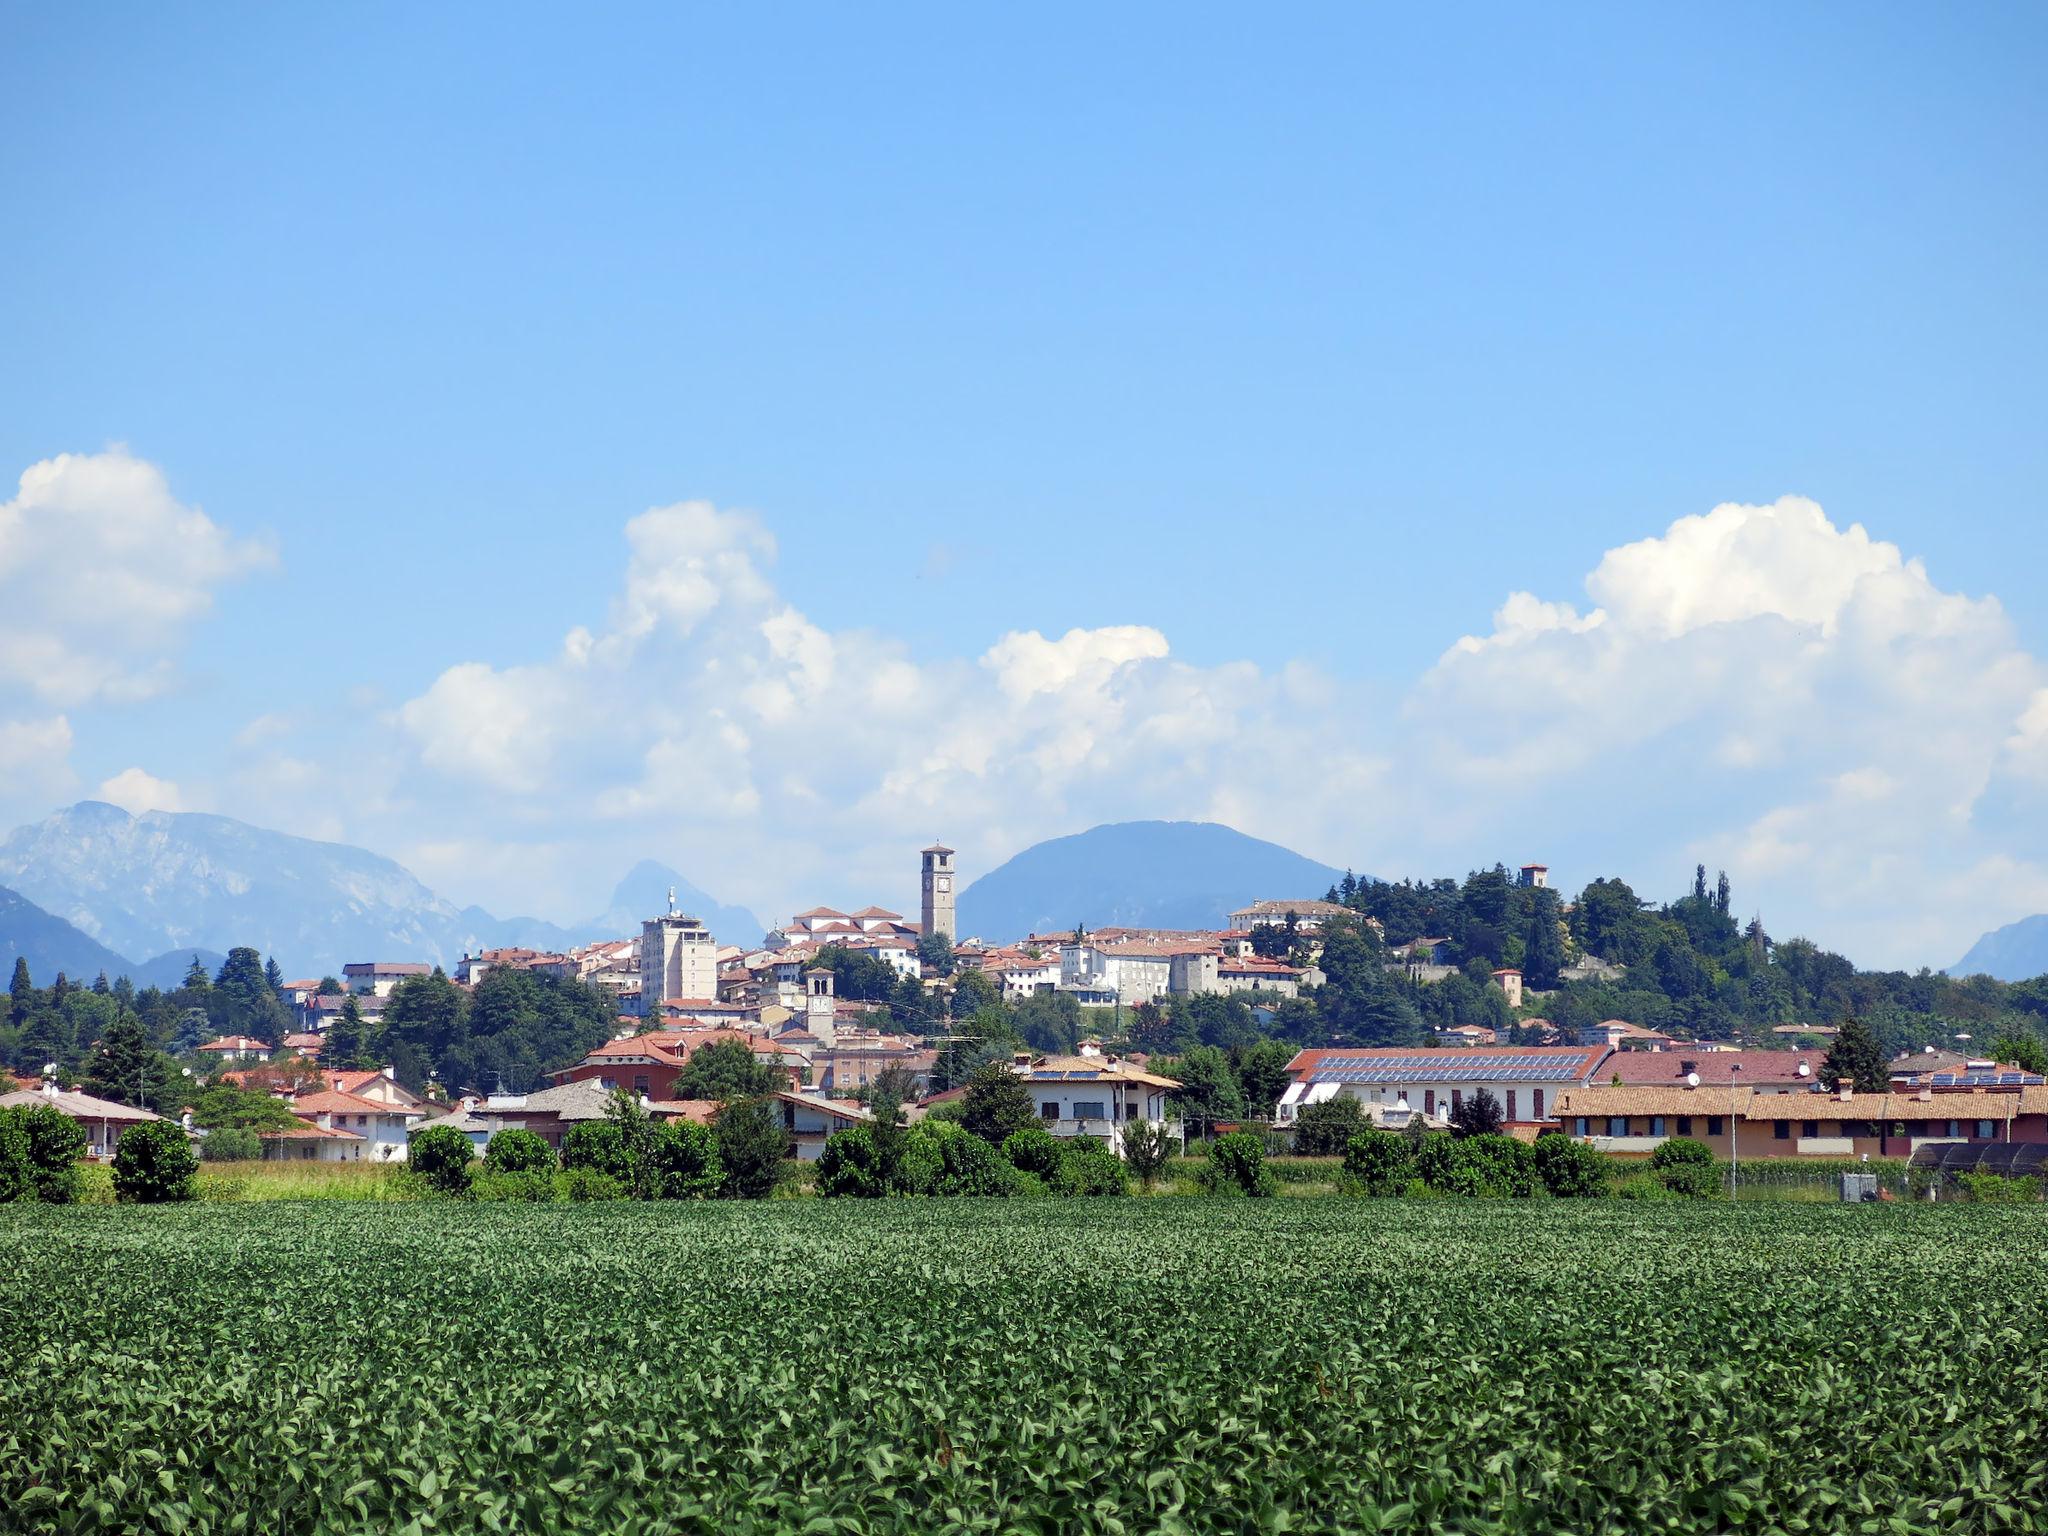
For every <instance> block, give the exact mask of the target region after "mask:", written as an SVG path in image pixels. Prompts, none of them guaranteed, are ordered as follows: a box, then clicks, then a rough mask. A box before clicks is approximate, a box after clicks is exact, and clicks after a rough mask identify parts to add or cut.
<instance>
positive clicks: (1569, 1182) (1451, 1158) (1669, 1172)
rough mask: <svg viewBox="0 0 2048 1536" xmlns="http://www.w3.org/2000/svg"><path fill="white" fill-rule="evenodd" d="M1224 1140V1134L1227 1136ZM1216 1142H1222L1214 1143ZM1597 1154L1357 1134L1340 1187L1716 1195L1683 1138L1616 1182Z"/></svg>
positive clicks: (1571, 1148) (1359, 1190)
mask: <svg viewBox="0 0 2048 1536" xmlns="http://www.w3.org/2000/svg"><path fill="white" fill-rule="evenodd" d="M1228 1139H1229V1138H1227V1137H1226V1138H1225V1140H1228ZM1218 1145H1221V1143H1218ZM1613 1174H1614V1168H1613V1164H1612V1162H1611V1161H1610V1159H1608V1158H1607V1157H1606V1156H1605V1155H1604V1154H1603V1153H1601V1152H1598V1151H1596V1150H1595V1149H1594V1148H1592V1147H1589V1146H1587V1145H1586V1144H1585V1143H1584V1142H1581V1141H1574V1140H1572V1139H1571V1138H1570V1137H1569V1136H1565V1135H1562V1134H1560V1133H1557V1132H1551V1133H1548V1134H1546V1135H1543V1136H1539V1137H1537V1138H1536V1140H1535V1142H1534V1143H1530V1142H1526V1141H1518V1140H1516V1139H1515V1138H1514V1137H1512V1136H1499V1135H1486V1136H1463V1137H1459V1136H1423V1137H1409V1136H1404V1135H1400V1134H1398V1133H1396V1132H1393V1131H1379V1130H1370V1131H1361V1132H1360V1133H1359V1134H1358V1135H1356V1136H1353V1137H1352V1138H1351V1141H1350V1144H1349V1145H1348V1146H1347V1147H1346V1148H1345V1149H1344V1165H1343V1175H1342V1178H1341V1180H1340V1185H1341V1187H1342V1188H1344V1190H1345V1192H1346V1193H1350V1194H1358V1195H1379V1196H1385V1195H1464V1196H1472V1197H1478V1198H1493V1199H1509V1200H1526V1199H1529V1198H1530V1197H1532V1196H1535V1195H1539V1194H1541V1195H1552V1196H1556V1197H1558V1198H1561V1199H1579V1200H1583V1199H1599V1198H1602V1197H1604V1196H1607V1195H1609V1194H1613V1195H1618V1196H1620V1197H1622V1198H1624V1199H1674V1198H1675V1199H1712V1198H1714V1197H1715V1196H1717V1195H1719V1194H1720V1193H1721V1192H1722V1183H1721V1175H1720V1171H1719V1169H1718V1168H1717V1166H1716V1164H1715V1162H1714V1154H1713V1153H1712V1152H1711V1151H1709V1150H1708V1149H1707V1148H1706V1147H1705V1146H1704V1145H1703V1144H1701V1143H1700V1142H1697V1141H1691V1140H1688V1139H1686V1138H1684V1137H1674V1138H1673V1139H1671V1140H1669V1141H1666V1142H1664V1143H1663V1144H1662V1145H1661V1146H1659V1147H1658V1148H1657V1150H1656V1151H1655V1152H1653V1153H1651V1154H1650V1159H1649V1162H1648V1163H1647V1164H1646V1165H1645V1171H1644V1172H1643V1173H1640V1174H1637V1175H1635V1176H1633V1177H1630V1178H1625V1179H1621V1180H1619V1181H1617V1180H1616V1179H1615V1178H1614V1176H1613Z"/></svg>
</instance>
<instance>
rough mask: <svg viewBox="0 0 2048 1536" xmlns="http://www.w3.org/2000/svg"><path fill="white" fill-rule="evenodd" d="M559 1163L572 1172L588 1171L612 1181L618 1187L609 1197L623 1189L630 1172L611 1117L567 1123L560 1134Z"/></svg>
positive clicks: (616, 1128)
mask: <svg viewBox="0 0 2048 1536" xmlns="http://www.w3.org/2000/svg"><path fill="white" fill-rule="evenodd" d="M562 1166H563V1167H564V1168H566V1169H568V1170H570V1171H571V1172H572V1173H574V1172H583V1173H591V1174H596V1175H598V1176H600V1177H602V1178H605V1179H608V1180H613V1181H615V1182H616V1185H617V1190H616V1191H615V1193H614V1194H613V1195H612V1196H610V1197H608V1198H617V1197H618V1195H619V1194H622V1193H624V1188H625V1184H626V1182H627V1180H628V1179H629V1178H631V1176H632V1166H631V1163H630V1160H629V1159H628V1157H627V1155H626V1143H625V1139H624V1138H623V1137H622V1136H621V1135H620V1134H619V1128H618V1126H617V1125H616V1124H614V1123H613V1122H612V1121H610V1120H582V1121H578V1122H577V1123H576V1124H574V1125H572V1126H570V1127H569V1129H568V1131H567V1132H566V1133H564V1135H563V1137H562Z"/></svg>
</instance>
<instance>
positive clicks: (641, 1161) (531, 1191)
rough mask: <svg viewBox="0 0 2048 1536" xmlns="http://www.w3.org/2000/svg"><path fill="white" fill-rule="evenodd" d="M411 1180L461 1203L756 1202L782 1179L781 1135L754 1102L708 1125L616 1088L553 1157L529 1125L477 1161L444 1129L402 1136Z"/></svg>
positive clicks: (785, 1150)
mask: <svg viewBox="0 0 2048 1536" xmlns="http://www.w3.org/2000/svg"><path fill="white" fill-rule="evenodd" d="M407 1147H408V1150H407V1156H408V1160H409V1162H410V1165H411V1171H412V1174H413V1176H414V1177H416V1178H418V1179H419V1180H420V1181H421V1183H422V1184H423V1185H424V1186H425V1187H426V1188H427V1189H428V1190H430V1191H432V1192H433V1193H435V1194H439V1195H445V1196H449V1197H451V1198H454V1199H461V1200H517V1201H544V1200H706V1199H711V1198H714V1197H717V1198H723V1199H736V1200H758V1199H762V1198H765V1197H766V1196H768V1195H772V1194H773V1193H774V1192H775V1190H776V1189H777V1188H778V1187H779V1186H781V1185H782V1184H784V1183H786V1182H787V1181H788V1177H789V1172H790V1167H789V1161H788V1159H789V1153H790V1147H789V1137H788V1134H787V1133H786V1132H785V1131H784V1130H783V1128H782V1126H781V1125H779V1124H778V1123H777V1122H776V1120H775V1117H774V1114H773V1112H772V1111H771V1110H770V1108H769V1107H768V1105H767V1104H766V1103H764V1102H763V1101H761V1100H758V1099H742V1100H737V1101H735V1102H734V1103H731V1104H728V1105H727V1106H726V1107H725V1108H724V1109H722V1110H720V1111H719V1113H718V1114H717V1115H716V1116H715V1117H714V1118H713V1120H712V1123H711V1124H710V1125H708V1126H703V1125H695V1124H692V1123H690V1122H689V1121H683V1120H673V1121H664V1120H656V1119H654V1118H653V1117H651V1116H650V1115H649V1114H648V1113H647V1112H646V1110H644V1109H642V1108H641V1107H640V1106H639V1104H638V1103H636V1102H635V1101H634V1100H632V1099H631V1098H629V1097H626V1096H624V1095H620V1096H617V1097H615V1098H614V1099H613V1101H612V1103H611V1105H610V1107H609V1109H608V1110H607V1112H606V1116H605V1118H604V1119H602V1120H589V1121H585V1122H583V1123H581V1124H579V1125H573V1126H571V1127H570V1128H569V1131H568V1134H567V1135H566V1136H564V1137H563V1138H562V1155H561V1157H560V1158H559V1159H557V1158H556V1156H555V1151H554V1148H552V1147H550V1146H549V1145H548V1144H547V1142H546V1141H544V1140H543V1139H542V1138H541V1137H539V1136H537V1135H535V1134H534V1133H533V1132H532V1131H528V1130H521V1129H513V1130H506V1131H500V1132H498V1134H497V1135H495V1136H493V1137H492V1138H491V1139H490V1142H489V1144H488V1146H486V1148H485V1149H484V1155H483V1157H482V1158H481V1159H479V1158H478V1157H477V1156H476V1149H475V1147H474V1146H472V1145H471V1143H470V1140H469V1138H468V1137H467V1136H465V1135H463V1134H462V1132H460V1131H458V1130H456V1129H455V1128H454V1127H452V1126H445V1125H442V1126H429V1127H427V1128H426V1129H425V1130H421V1131H415V1132H414V1133H413V1134H412V1136H411V1137H410V1138H409V1139H408V1143H407Z"/></svg>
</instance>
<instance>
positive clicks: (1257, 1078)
mask: <svg viewBox="0 0 2048 1536" xmlns="http://www.w3.org/2000/svg"><path fill="white" fill-rule="evenodd" d="M1292 1060H1294V1051H1293V1049H1292V1048H1291V1047H1289V1046H1287V1045H1284V1044H1282V1043H1281V1042H1280V1041H1278V1040H1260V1041H1256V1042H1253V1043H1251V1044H1248V1045H1242V1046H1239V1047H1238V1048H1237V1049H1236V1050H1234V1051H1232V1052H1231V1053H1230V1064H1231V1069H1232V1070H1233V1071H1235V1072H1236V1073H1237V1083H1238V1087H1239V1089H1240V1090H1241V1091H1242V1093H1243V1097H1244V1107H1245V1113H1246V1114H1248V1115H1251V1116H1253V1117H1254V1118H1256V1119H1259V1120H1270V1119H1271V1118H1272V1117H1273V1109H1274V1106H1275V1105H1277V1104H1278V1103H1279V1102H1280V1095H1281V1094H1283V1093H1285V1092H1286V1091H1287V1081H1288V1079H1287V1064H1288V1063H1289V1062H1290V1061H1292Z"/></svg>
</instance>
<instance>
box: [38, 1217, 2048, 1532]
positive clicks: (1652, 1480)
mask: <svg viewBox="0 0 2048 1536" xmlns="http://www.w3.org/2000/svg"><path fill="white" fill-rule="evenodd" d="M2041 1231H2042V1228H2041V1212H2040V1211H2039V1209H2038V1208H2035V1207H2004V1206H1995V1205H1965V1204H1961V1203H1957V1204H1952V1205H1941V1206H1925V1205H1921V1206H1913V1205H1909V1204H1905V1203H1900V1204H1897V1205H1867V1206H1854V1207H1849V1206H1840V1205H1827V1206H1810V1207H1809V1206H1798V1205H1772V1206H1750V1205H1743V1204H1740V1203H1734V1204H1731V1203H1729V1202H1726V1201H1718V1202H1708V1201H1667V1202H1664V1203H1656V1204H1647V1205H1625V1204H1619V1203H1614V1202H1605V1201H1577V1200H1542V1201H1534V1202H1520V1203H1515V1204H1509V1203H1507V1202H1476V1201H1448V1200H1445V1201H1402V1202H1387V1203H1380V1204H1374V1205H1371V1206H1363V1205H1360V1204H1356V1203H1353V1202H1348V1201H1336V1200H1331V1201H1289V1200H1259V1201H1248V1200H1234V1201H1174V1200H1104V1201H1060V1200H1036V1201H1010V1202H1001V1203H991V1202H951V1201H903V1200H894V1201H881V1202H871V1201H824V1200H821V1201H808V1202H801V1203H792V1204H771V1203H753V1204H740V1203H734V1202H721V1201H706V1202H693V1203H689V1204H664V1205H651V1204H644V1203H637V1202H636V1203H618V1204H610V1205H598V1206H592V1205H580V1206H579V1205H570V1204H567V1203H555V1204H548V1205H515V1204H473V1203H467V1202H448V1201H443V1202H435V1203H432V1204H428V1205H410V1206H407V1205H395V1206H393V1205H378V1204H358V1205H320V1204H271V1205H260V1206H250V1205H237V1206H231V1207H230V1206H207V1205H203V1204H201V1205H186V1206H181V1207H174V1208H159V1209H155V1210H136V1209H127V1208H71V1209H64V1208H55V1207H48V1206H40V1205H30V1204H15V1205H9V1206H7V1207H5V1208H0V1252H4V1253H5V1254H6V1256H7V1260H8V1262H7V1263H6V1264H5V1265H0V1359H5V1360H6V1361H7V1371H6V1377H5V1381H6V1387H5V1393H4V1401H5V1403H6V1413H5V1416H4V1430H0V1527H4V1528H5V1529H6V1530H8V1531H9V1532H10V1536H12V1533H22V1536H56V1533H59V1532H64V1533H70V1532H84V1531H165V1532H215V1531H220V1532H226V1531H234V1530H241V1531H248V1532H263V1533H266V1536H329V1533H332V1536H340V1533H343V1532H361V1531H393V1532H397V1531H419V1532H429V1531H431V1532H434V1533H436V1536H471V1533H480V1532H484V1531H513V1530H534V1531H551V1532H568V1533H583V1532H613V1531H617V1532H628V1533H634V1536H652V1533H654V1532H678V1533H709V1532H733V1533H737V1536H768V1533H770V1532H777V1533H780V1532H801V1531H805V1530H809V1531H815V1532H818V1533H820V1536H823V1533H825V1532H828V1531H829V1532H845V1533H854V1532H859V1533H888V1536H897V1533H910V1532H944V1533H960V1536H964V1533H967V1532H970V1531H972V1532H989V1533H994V1532H999V1531H1059V1532H1068V1531H1072V1532H1088V1533H1109V1532H1125V1533H1137V1532H1148V1531H1173V1532H1180V1533H1185V1536H1209V1533H1221V1532H1229V1533H1232V1536H1236V1533H1240V1532H1277V1531H1281V1530H1291V1531H1317V1532H1325V1531H1327V1532H1335V1533H1344V1536H1351V1533H1365V1532H1384V1531H1401V1532H1415V1533H1421V1532H1427V1531H1460V1532H1470V1533H1474V1536H1507V1533H1517V1536H1540V1533H1551V1532H1558V1533H1563V1532H1573V1533H1602V1536H1621V1533H1624V1532H1636V1531H1661V1532H1677V1533H1686V1532H1701V1533H1706V1532H1723V1531H1740V1532H1747V1533H1763V1532H1768V1531H1784V1532H1807V1533H1820V1532H1833V1531H1865V1530H1867V1531H1871V1532H1873V1533H1927V1536H1961V1533H1964V1532H1990V1531H2039V1530H2041V1529H2043V1526H2044V1523H2048V1512H2044V1511H2048V1498H2044V1494H2043V1476H2044V1474H2043V1470H2042V1465H2041V1455H2040V1447H2041V1446H2042V1444H2043V1443H2048V1387H2044V1385H2043V1383H2044V1382H2048V1334H2044V1331H2043V1329H2042V1328H2041V1323H2040V1320H2041V1318H2042V1316H2043V1301H2044V1294H2048V1283H2044V1281H2043V1280H2042V1278H2041V1271H2040V1267H2039V1264H2038V1255H2039V1253H2040V1249H2041ZM81 1275H88V1276H90V1277H91V1278H92V1283H91V1284H90V1285H81V1284H79V1283H78V1277H79V1276H81ZM1616 1298H1624V1299H1625V1300H1626V1299H1630V1298H1634V1299H1641V1298H1650V1299H1652V1300H1653V1301H1654V1304H1651V1303H1649V1302H1645V1303H1644V1304H1640V1305H1622V1306H1620V1307H1619V1309H1618V1305H1617V1300H1616ZM821 1340H829V1345H830V1347H828V1348H821V1347H820V1341H821ZM1845 1341H1853V1347H1850V1346H1849V1345H1848V1344H1845Z"/></svg>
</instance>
